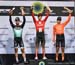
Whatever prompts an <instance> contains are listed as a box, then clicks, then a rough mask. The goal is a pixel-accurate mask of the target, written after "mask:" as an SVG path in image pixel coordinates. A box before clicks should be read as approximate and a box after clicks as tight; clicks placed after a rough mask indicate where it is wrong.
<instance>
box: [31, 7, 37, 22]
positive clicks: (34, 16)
mask: <svg viewBox="0 0 75 65" xmlns="http://www.w3.org/2000/svg"><path fill="white" fill-rule="evenodd" d="M31 15H32V18H33V20H34V23H35V21H36V18H35V16H34V13H33V6H32V7H31Z"/></svg>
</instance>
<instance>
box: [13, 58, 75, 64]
mask: <svg viewBox="0 0 75 65" xmlns="http://www.w3.org/2000/svg"><path fill="white" fill-rule="evenodd" d="M13 65H75V62H56V61H53V60H51V59H47V60H30V61H29V64H24V63H23V62H22V63H19V64H15V63H14V64H13Z"/></svg>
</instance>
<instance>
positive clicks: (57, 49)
mask: <svg viewBox="0 0 75 65" xmlns="http://www.w3.org/2000/svg"><path fill="white" fill-rule="evenodd" d="M58 52H59V47H56V61H58V56H59V55H58Z"/></svg>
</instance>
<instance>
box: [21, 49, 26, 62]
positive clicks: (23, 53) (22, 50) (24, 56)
mask: <svg viewBox="0 0 75 65" xmlns="http://www.w3.org/2000/svg"><path fill="white" fill-rule="evenodd" d="M21 52H22V57H23V59H24V62H26V54H25V52H24V48H21Z"/></svg>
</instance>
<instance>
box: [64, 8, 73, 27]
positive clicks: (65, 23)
mask: <svg viewBox="0 0 75 65" xmlns="http://www.w3.org/2000/svg"><path fill="white" fill-rule="evenodd" d="M64 9H66V10H67V11H68V13H69V16H68V18H67V19H66V21H65V22H64V23H63V24H64V26H65V25H67V24H68V23H69V22H70V19H71V13H72V12H73V11H72V10H70V9H69V8H67V7H64Z"/></svg>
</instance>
